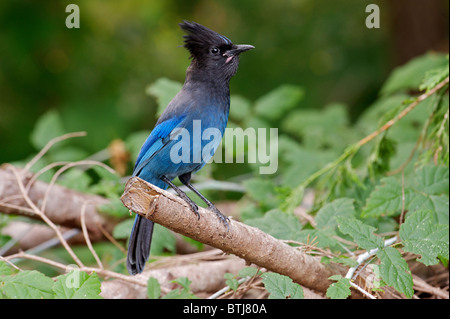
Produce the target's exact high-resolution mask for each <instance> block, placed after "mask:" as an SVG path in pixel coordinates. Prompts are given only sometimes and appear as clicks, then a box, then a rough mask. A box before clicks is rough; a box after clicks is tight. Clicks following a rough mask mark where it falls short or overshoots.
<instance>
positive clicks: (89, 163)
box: [41, 161, 115, 211]
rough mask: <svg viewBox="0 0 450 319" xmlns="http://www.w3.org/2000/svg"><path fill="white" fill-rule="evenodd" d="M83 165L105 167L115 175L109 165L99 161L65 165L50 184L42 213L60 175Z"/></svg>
mask: <svg viewBox="0 0 450 319" xmlns="http://www.w3.org/2000/svg"><path fill="white" fill-rule="evenodd" d="M82 165H97V166H100V167H103V168H104V169H106V170H107V171H108V172H110V173H111V174H115V171H114V170H113V169H112V168H111V167H109V166H108V165H106V164H104V163H102V162H97V161H78V162H71V163H68V164H66V165H64V166H63V167H61V168H60V169H58V170H57V171H56V173H55V174H54V175H53V177H52V179H51V181H50V183H49V184H48V187H47V191H46V192H45V196H44V199H43V200H42V205H41V210H42V211H45V206H46V204H47V198H48V197H49V196H48V195H49V194H50V190H51V189H52V187H53V185H54V184H55V183H56V180H57V179H58V177H59V175H61V174H62V173H63V172H65V171H66V170H68V169H69V168H72V167H75V166H82Z"/></svg>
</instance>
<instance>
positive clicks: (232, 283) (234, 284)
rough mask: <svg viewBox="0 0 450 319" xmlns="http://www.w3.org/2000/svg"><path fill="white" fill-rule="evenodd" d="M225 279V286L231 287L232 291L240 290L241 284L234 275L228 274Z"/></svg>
mask: <svg viewBox="0 0 450 319" xmlns="http://www.w3.org/2000/svg"><path fill="white" fill-rule="evenodd" d="M223 277H224V278H225V279H226V280H225V284H226V285H227V286H228V287H230V289H231V290H233V291H236V290H237V289H238V287H239V282H238V281H237V279H236V278H235V277H234V275H233V274H232V273H226V274H224V275H223Z"/></svg>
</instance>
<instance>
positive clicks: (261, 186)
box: [243, 178, 278, 207]
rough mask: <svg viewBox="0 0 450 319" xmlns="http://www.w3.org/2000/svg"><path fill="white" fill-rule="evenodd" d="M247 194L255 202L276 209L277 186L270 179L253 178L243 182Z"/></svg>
mask: <svg viewBox="0 0 450 319" xmlns="http://www.w3.org/2000/svg"><path fill="white" fill-rule="evenodd" d="M243 185H244V187H245V191H246V193H247V194H248V195H249V196H250V197H251V198H252V199H254V200H255V201H257V202H259V203H262V204H264V205H267V206H271V207H275V206H277V205H276V203H277V202H278V200H277V198H275V195H276V191H275V185H274V184H273V182H272V181H271V180H270V179H262V178H251V179H247V180H245V181H244V182H243Z"/></svg>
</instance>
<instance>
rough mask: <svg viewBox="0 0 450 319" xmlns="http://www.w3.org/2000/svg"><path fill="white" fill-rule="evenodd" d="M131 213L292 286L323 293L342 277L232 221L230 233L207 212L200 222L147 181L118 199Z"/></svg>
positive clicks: (135, 182)
mask: <svg viewBox="0 0 450 319" xmlns="http://www.w3.org/2000/svg"><path fill="white" fill-rule="evenodd" d="M121 200H122V202H123V203H124V205H125V206H126V207H127V208H128V209H129V210H131V211H133V212H135V213H137V214H139V215H141V216H144V217H145V218H148V219H150V220H152V221H154V222H156V223H158V224H161V225H163V226H164V227H167V228H169V229H171V230H173V231H175V232H177V233H180V234H182V235H184V236H188V237H190V238H192V239H195V240H197V241H199V242H202V243H204V244H207V245H210V246H212V247H215V248H219V249H221V250H223V251H224V252H226V253H229V254H234V255H236V256H238V257H241V258H243V259H245V260H246V262H247V263H253V264H255V265H258V266H260V267H264V268H266V269H267V270H270V271H274V272H277V273H279V274H282V275H286V276H288V277H290V278H292V279H293V280H294V281H295V282H297V283H299V284H301V285H303V286H305V287H307V288H310V289H313V290H316V291H320V292H325V291H326V289H327V288H328V286H329V285H330V284H331V282H330V281H329V280H328V277H330V276H332V275H335V274H341V275H345V273H346V269H345V268H344V267H342V266H340V265H336V264H330V265H324V264H322V263H320V259H319V258H317V257H313V256H310V255H307V254H305V253H304V252H301V251H299V250H297V249H295V248H293V247H291V246H289V245H287V244H285V243H283V242H282V241H281V240H278V239H275V238H274V237H272V236H270V235H268V234H266V233H264V232H263V231H261V230H259V229H257V228H255V227H251V226H248V225H245V224H243V223H240V222H238V221H234V220H232V221H231V222H230V227H229V230H227V228H226V227H225V226H224V225H223V223H222V222H221V221H220V220H219V219H218V218H217V217H216V215H215V214H213V213H211V212H210V211H208V210H207V209H203V208H199V213H200V216H201V217H200V220H198V219H197V216H196V215H195V214H194V213H193V212H192V211H191V210H190V208H189V207H188V205H187V204H186V203H185V202H184V201H183V200H182V199H180V198H178V197H177V196H175V195H172V194H170V193H169V192H167V191H164V190H162V189H160V188H158V187H156V186H154V185H152V184H150V183H147V182H146V181H144V180H142V179H140V178H138V177H133V178H131V179H130V180H129V181H128V183H127V185H126V186H125V191H124V194H123V195H122V197H121Z"/></svg>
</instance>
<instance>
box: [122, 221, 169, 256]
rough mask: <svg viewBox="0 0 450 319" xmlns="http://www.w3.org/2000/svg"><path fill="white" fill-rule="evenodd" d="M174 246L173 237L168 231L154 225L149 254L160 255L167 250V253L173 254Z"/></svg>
mask: <svg viewBox="0 0 450 319" xmlns="http://www.w3.org/2000/svg"><path fill="white" fill-rule="evenodd" d="M130 231H131V228H130ZM175 244H176V239H175V236H174V234H173V233H172V232H171V231H170V230H168V229H167V228H165V227H163V226H161V225H158V224H155V225H154V227H153V239H152V246H151V248H150V254H152V255H161V254H162V253H163V252H164V250H168V251H169V252H172V253H174V252H175Z"/></svg>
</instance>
